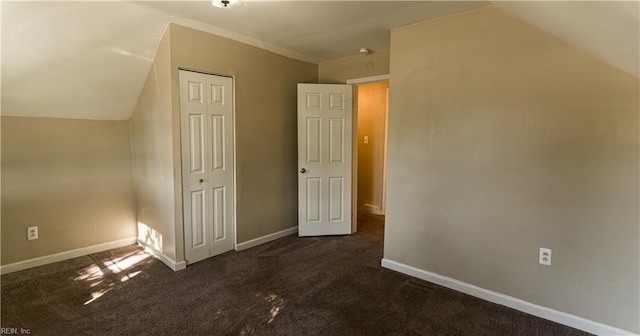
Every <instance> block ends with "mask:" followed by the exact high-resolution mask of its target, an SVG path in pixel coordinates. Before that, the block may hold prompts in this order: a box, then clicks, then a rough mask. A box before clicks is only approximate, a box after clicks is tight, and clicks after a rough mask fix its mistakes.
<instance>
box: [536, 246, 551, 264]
mask: <svg viewBox="0 0 640 336" xmlns="http://www.w3.org/2000/svg"><path fill="white" fill-rule="evenodd" d="M538 262H539V263H540V265H546V266H551V249H548V248H544V247H541V248H540V254H539V255H538Z"/></svg>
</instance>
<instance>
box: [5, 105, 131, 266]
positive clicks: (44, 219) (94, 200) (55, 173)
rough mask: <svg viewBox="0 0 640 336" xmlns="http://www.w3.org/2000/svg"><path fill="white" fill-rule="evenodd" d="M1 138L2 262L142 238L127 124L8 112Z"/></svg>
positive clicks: (9, 262) (13, 261) (6, 262)
mask: <svg viewBox="0 0 640 336" xmlns="http://www.w3.org/2000/svg"><path fill="white" fill-rule="evenodd" d="M1 142H2V164H1V166H2V167H1V169H2V195H1V197H2V207H1V212H2V265H7V264H11V263H15V262H18V261H23V260H27V259H32V258H37V257H42V256H46V255H50V254H54V253H59V252H65V251H69V250H73V249H77V248H82V247H87V246H91V245H95V244H100V243H106V242H111V241H114V240H120V239H125V238H130V237H133V236H135V234H136V226H135V212H134V200H133V188H132V177H131V155H130V141H129V123H128V122H127V121H95V120H91V121H90V120H75V119H53V118H23V117H6V116H3V117H2V139H1ZM29 226H38V229H39V236H40V238H39V239H38V240H32V241H28V240H27V236H26V234H27V227H29Z"/></svg>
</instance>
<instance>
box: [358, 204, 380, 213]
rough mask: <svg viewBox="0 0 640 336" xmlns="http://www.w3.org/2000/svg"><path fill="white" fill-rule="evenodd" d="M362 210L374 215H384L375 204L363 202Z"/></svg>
mask: <svg viewBox="0 0 640 336" xmlns="http://www.w3.org/2000/svg"><path fill="white" fill-rule="evenodd" d="M363 208H364V211H365V212H368V213H370V214H374V215H384V213H383V212H382V210H380V208H379V207H378V206H377V205H371V204H365V205H364V207H363Z"/></svg>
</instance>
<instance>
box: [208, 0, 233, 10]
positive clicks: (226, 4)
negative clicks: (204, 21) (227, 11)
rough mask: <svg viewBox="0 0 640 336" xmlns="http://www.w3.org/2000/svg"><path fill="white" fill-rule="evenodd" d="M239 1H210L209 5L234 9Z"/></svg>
mask: <svg viewBox="0 0 640 336" xmlns="http://www.w3.org/2000/svg"><path fill="white" fill-rule="evenodd" d="M239 3H240V0H212V1H211V4H212V5H213V6H215V7H218V8H229V7H236V6H237V5H238V4H239Z"/></svg>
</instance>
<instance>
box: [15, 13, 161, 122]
mask: <svg viewBox="0 0 640 336" xmlns="http://www.w3.org/2000/svg"><path fill="white" fill-rule="evenodd" d="M167 21H168V17H162V16H159V15H157V14H156V13H153V12H150V11H149V10H147V9H145V8H143V7H140V6H137V5H134V4H128V3H122V2H68V3H62V2H12V3H9V2H7V3H2V114H3V115H14V116H29V117H58V118H76V119H106V120H109V119H115V120H126V119H128V118H130V116H131V113H132V111H133V108H134V107H135V104H136V101H137V98H138V95H139V93H140V90H141V88H142V86H143V85H144V81H145V79H146V77H147V72H148V71H149V68H150V65H151V62H152V59H153V56H154V54H155V50H156V47H157V45H158V43H159V41H160V39H161V38H162V34H163V32H164V29H165V26H166V24H167Z"/></svg>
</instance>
